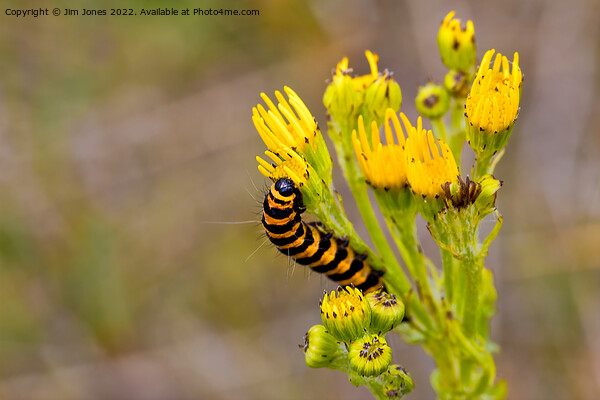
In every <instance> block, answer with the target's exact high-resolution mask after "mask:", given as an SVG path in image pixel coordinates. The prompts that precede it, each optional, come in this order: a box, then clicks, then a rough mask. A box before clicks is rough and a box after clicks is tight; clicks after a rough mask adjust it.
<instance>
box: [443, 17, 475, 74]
mask: <svg viewBox="0 0 600 400" xmlns="http://www.w3.org/2000/svg"><path fill="white" fill-rule="evenodd" d="M454 14H455V12H454V11H451V12H449V13H448V15H446V18H444V21H443V22H442V25H441V26H440V30H439V31H438V37H437V42H438V47H439V49H440V54H441V56H442V62H443V63H444V65H445V66H446V67H448V68H450V69H456V70H459V71H463V72H466V71H468V70H469V69H471V68H472V67H473V66H474V65H475V60H476V56H477V54H476V52H477V49H476V47H475V27H474V26H473V21H468V22H467V26H466V28H464V29H463V28H462V27H461V26H460V20H458V19H453V17H454Z"/></svg>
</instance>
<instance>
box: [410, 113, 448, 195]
mask: <svg viewBox="0 0 600 400" xmlns="http://www.w3.org/2000/svg"><path fill="white" fill-rule="evenodd" d="M400 117H401V118H402V122H403V123H404V127H405V128H406V131H407V132H408V139H406V176H407V178H408V183H409V184H410V187H411V188H412V190H413V192H415V193H416V194H419V195H421V196H423V197H427V198H437V197H439V196H440V195H441V194H443V193H444V189H443V185H444V184H445V183H447V182H455V181H457V179H458V167H457V166H456V161H454V156H453V154H452V151H450V148H449V147H448V145H447V144H446V142H444V141H443V140H441V139H435V138H434V137H433V132H431V131H430V130H429V131H427V130H425V129H423V122H422V120H421V117H419V119H418V120H417V126H416V127H413V126H412V125H411V123H410V122H409V121H408V118H406V116H405V115H404V114H403V113H401V114H400Z"/></svg>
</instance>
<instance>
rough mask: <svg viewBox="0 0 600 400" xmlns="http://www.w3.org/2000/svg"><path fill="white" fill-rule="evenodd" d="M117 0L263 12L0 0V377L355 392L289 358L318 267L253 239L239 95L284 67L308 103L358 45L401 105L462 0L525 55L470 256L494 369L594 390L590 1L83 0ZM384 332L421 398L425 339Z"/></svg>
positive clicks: (596, 239) (568, 388)
mask: <svg viewBox="0 0 600 400" xmlns="http://www.w3.org/2000/svg"><path fill="white" fill-rule="evenodd" d="M99 4H100V3H97V2H96V3H92V2H75V1H58V0H55V1H54V2H53V3H52V4H50V3H47V2H43V3H42V2H40V3H39V4H36V3H34V2H28V3H27V7H36V6H43V7H49V8H50V9H52V8H53V7H59V8H61V9H64V8H66V7H69V8H79V9H81V8H97V7H100V6H99ZM119 6H120V7H127V8H128V7H134V8H139V7H142V6H144V7H147V8H154V7H160V6H162V7H164V6H173V7H176V8H185V7H190V8H194V7H202V8H209V7H213V8H221V7H227V8H231V9H257V10H259V11H260V16H247V17H241V16H239V17H233V16H210V17H209V16H205V17H193V16H190V17H183V16H171V17H166V16H161V17H141V16H120V17H119V16H105V17H81V16H80V17H66V16H61V17H53V16H48V17H39V18H20V19H17V18H16V17H11V16H7V15H5V12H4V10H5V9H6V8H10V7H13V8H24V7H25V6H24V5H23V3H22V2H17V1H7V2H4V3H3V5H2V9H1V10H0V60H1V61H0V398H2V399H24V400H36V399H67V400H68V399H84V400H86V399H125V398H127V399H134V400H137V399H282V398H283V399H309V398H311V399H312V398H328V399H363V398H369V396H370V394H369V393H368V391H367V390H366V389H363V388H355V387H353V386H352V385H350V384H349V383H348V382H347V378H346V376H345V375H344V374H342V373H339V372H335V371H329V370H311V369H309V368H308V367H306V365H305V364H304V357H303V354H302V353H301V351H300V350H299V349H298V348H297V345H298V344H299V343H301V342H302V336H303V334H304V333H305V332H306V330H307V329H308V328H309V327H310V326H311V325H313V324H315V323H319V321H320V316H319V312H318V300H319V298H320V296H321V294H322V291H323V289H332V288H333V285H332V284H330V283H329V282H328V281H327V280H326V279H324V278H323V277H321V276H317V275H316V274H312V275H311V274H309V273H308V271H307V270H306V269H305V268H303V267H297V268H294V267H293V265H291V264H290V262H289V261H288V259H287V258H285V257H283V256H281V255H278V252H277V251H276V250H275V249H274V248H273V247H272V246H270V245H268V244H265V240H264V235H263V232H262V229H261V226H260V224H259V219H260V210H261V199H262V197H263V195H264V190H265V188H266V187H267V185H268V182H267V181H266V180H265V179H264V178H263V177H262V176H261V175H260V174H259V173H258V171H257V169H256V162H255V160H254V157H255V156H256V155H258V154H261V153H262V152H263V151H264V145H263V144H262V142H261V140H260V138H259V136H258V134H257V133H256V131H255V129H254V127H253V125H252V122H251V118H250V117H251V108H252V107H253V106H254V105H256V104H257V103H258V102H259V101H260V97H259V93H260V92H262V91H264V92H266V93H267V94H270V95H271V94H272V93H273V91H275V90H281V89H282V88H283V86H284V85H289V86H291V87H292V88H293V89H295V90H296V91H297V92H298V93H299V95H300V96H301V97H302V99H303V100H304V101H305V103H306V104H307V106H308V108H309V109H310V110H311V111H312V112H313V114H314V115H315V116H316V118H317V120H318V121H319V122H320V124H321V126H322V127H325V126H326V118H325V109H324V107H323V105H322V101H321V98H322V94H323V91H324V89H325V86H326V80H327V79H328V78H329V77H330V74H331V70H332V69H333V68H334V67H335V65H336V63H337V62H338V61H339V60H340V59H341V58H342V57H343V56H349V57H350V65H351V66H353V67H354V69H355V71H356V72H357V73H366V72H367V71H368V65H367V62H366V59H365V58H364V51H365V49H370V50H372V51H374V52H375V53H378V54H379V56H380V63H379V66H380V69H381V70H383V69H385V68H387V69H389V70H391V71H393V72H394V74H395V75H394V77H395V79H396V80H397V81H398V82H399V83H400V85H401V87H402V91H403V98H404V103H403V111H404V112H405V113H407V114H408V115H409V118H411V119H414V118H416V113H415V110H414V102H413V99H414V96H415V94H416V89H417V86H418V85H420V84H424V83H425V82H426V81H427V80H428V79H434V80H438V81H440V80H441V79H442V77H443V74H444V73H445V70H444V67H443V65H442V63H441V61H440V57H439V54H438V50H437V44H436V35H437V30H438V28H439V24H440V22H441V21H442V19H443V17H444V16H445V15H446V14H447V12H448V11H450V10H453V9H454V10H456V11H457V16H458V17H459V18H461V19H462V20H463V21H466V20H467V19H472V20H473V21H474V23H475V31H476V37H477V45H478V54H479V57H481V56H482V55H483V53H484V52H485V50H487V49H490V48H495V49H496V50H497V51H500V52H502V53H505V54H507V55H511V57H509V58H511V59H512V53H513V52H514V51H518V52H519V54H520V56H521V66H522V70H523V71H524V74H525V82H524V87H523V95H522V103H521V113H520V116H519V120H518V122H517V125H516V128H515V131H514V133H513V135H512V138H511V140H510V142H509V145H508V148H507V153H506V155H505V157H504V159H503V160H502V162H501V163H500V165H499V167H498V168H497V170H496V172H497V174H496V175H497V176H498V177H499V178H500V179H502V180H504V187H503V188H502V190H501V192H500V194H499V198H498V206H499V209H500V211H501V212H502V214H503V215H504V218H505V219H504V220H505V224H504V227H503V229H502V231H501V233H500V235H499V239H497V240H496V242H495V243H494V245H493V246H492V247H493V249H492V252H491V254H490V258H489V260H488V263H487V265H488V266H489V267H490V268H491V269H492V270H493V271H494V273H495V276H496V283H497V287H498V293H499V303H498V314H497V316H496V318H495V319H494V323H493V337H494V338H495V340H496V341H497V342H498V343H499V344H500V346H501V349H502V351H501V353H500V354H498V355H497V356H496V359H497V367H498V376H499V377H500V378H503V379H506V380H507V381H508V385H509V398H511V399H547V398H552V399H554V400H559V399H565V400H566V399H595V398H597V396H598V393H600V341H599V340H598V338H600V313H599V312H598V307H599V305H600V128H599V126H600V95H599V93H600V71H599V65H600V2H598V1H597V0H573V1H570V2H563V1H559V0H554V1H543V0H534V1H527V2H523V1H520V0H506V1H497V2H480V1H475V0H473V1H441V0H438V1H433V0H427V1H419V0H407V1H391V0H388V1H383V0H381V1H369V0H354V1H342V0H332V1H327V2H320V1H316V0H314V1H299V0H282V1H277V2H275V1H267V0H262V1H261V0H256V1H245V2H241V1H231V2H226V3H225V2H216V1H209V0H198V1H184V0H181V1H177V2H174V3H170V2H166V1H162V2H161V1H151V0H147V1H141V2H133V1H130V2H128V3H127V5H124V3H122V2H117V1H112V2H103V3H102V5H101V8H104V9H108V8H110V7H119ZM466 151H467V150H465V152H466ZM336 178H337V182H339V185H338V189H339V190H340V192H341V193H342V195H346V197H345V199H346V202H347V208H348V209H349V211H350V212H351V213H353V212H354V211H355V210H354V208H353V205H352V203H351V200H350V199H351V197H350V196H348V193H347V192H346V191H345V190H346V188H345V187H344V185H343V183H342V182H341V180H340V179H339V178H340V175H339V173H337V175H336ZM352 218H353V219H354V221H358V218H357V215H356V213H354V214H353V215H352ZM490 224H492V222H490ZM490 228H491V225H490ZM359 229H360V226H359ZM361 232H363V233H364V230H361ZM421 233H423V237H424V240H425V241H427V237H426V232H421ZM430 255H431V254H430ZM390 337H391V335H390ZM392 346H393V348H394V361H395V362H397V363H399V364H401V365H403V366H404V367H406V368H407V369H408V370H409V371H410V373H411V374H412V376H413V377H414V379H415V382H416V385H417V388H416V389H415V391H414V392H413V393H412V394H411V395H410V396H409V398H410V399H432V398H433V397H434V395H433V392H432V390H431V388H430V387H429V374H430V373H431V371H432V369H433V367H434V366H433V363H432V361H431V359H430V358H429V357H428V356H427V355H425V354H424V353H423V352H422V350H421V349H420V348H419V347H411V346H408V345H405V344H404V343H402V341H401V339H400V338H399V337H397V336H396V337H394V338H393V339H392Z"/></svg>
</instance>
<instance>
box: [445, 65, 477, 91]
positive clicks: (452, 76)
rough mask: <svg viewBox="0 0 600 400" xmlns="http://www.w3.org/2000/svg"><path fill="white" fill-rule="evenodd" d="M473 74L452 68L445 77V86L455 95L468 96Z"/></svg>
mask: <svg viewBox="0 0 600 400" xmlns="http://www.w3.org/2000/svg"><path fill="white" fill-rule="evenodd" d="M471 76H472V75H471V74H467V73H465V72H461V71H457V70H455V69H451V70H450V71H448V73H447V74H446V76H445V77H444V87H445V88H446V90H447V91H448V92H449V93H450V94H451V95H452V96H454V97H460V98H464V97H467V94H469V88H470V85H471Z"/></svg>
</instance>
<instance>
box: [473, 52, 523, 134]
mask: <svg viewBox="0 0 600 400" xmlns="http://www.w3.org/2000/svg"><path fill="white" fill-rule="evenodd" d="M494 52H495V50H493V49H492V50H489V51H488V52H486V53H485V55H484V56H483V60H482V61H481V66H480V67H479V71H477V76H476V77H475V81H474V82H473V86H472V88H471V93H469V96H468V97H467V102H466V104H465V110H466V116H467V121H468V122H469V124H470V125H472V126H474V127H476V128H477V129H479V130H481V131H485V132H487V133H499V132H502V131H504V130H507V129H508V128H509V126H510V125H511V124H512V123H514V121H515V119H516V118H517V114H518V113H519V100H520V90H521V84H522V82H523V75H522V74H521V69H520V68H519V53H515V56H514V61H513V64H512V71H511V69H510V68H509V61H508V59H507V58H506V57H505V56H503V55H502V54H500V53H498V54H497V55H496V58H495V60H494V64H493V66H492V68H490V62H491V61H492V56H493V55H494ZM500 67H502V71H500Z"/></svg>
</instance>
